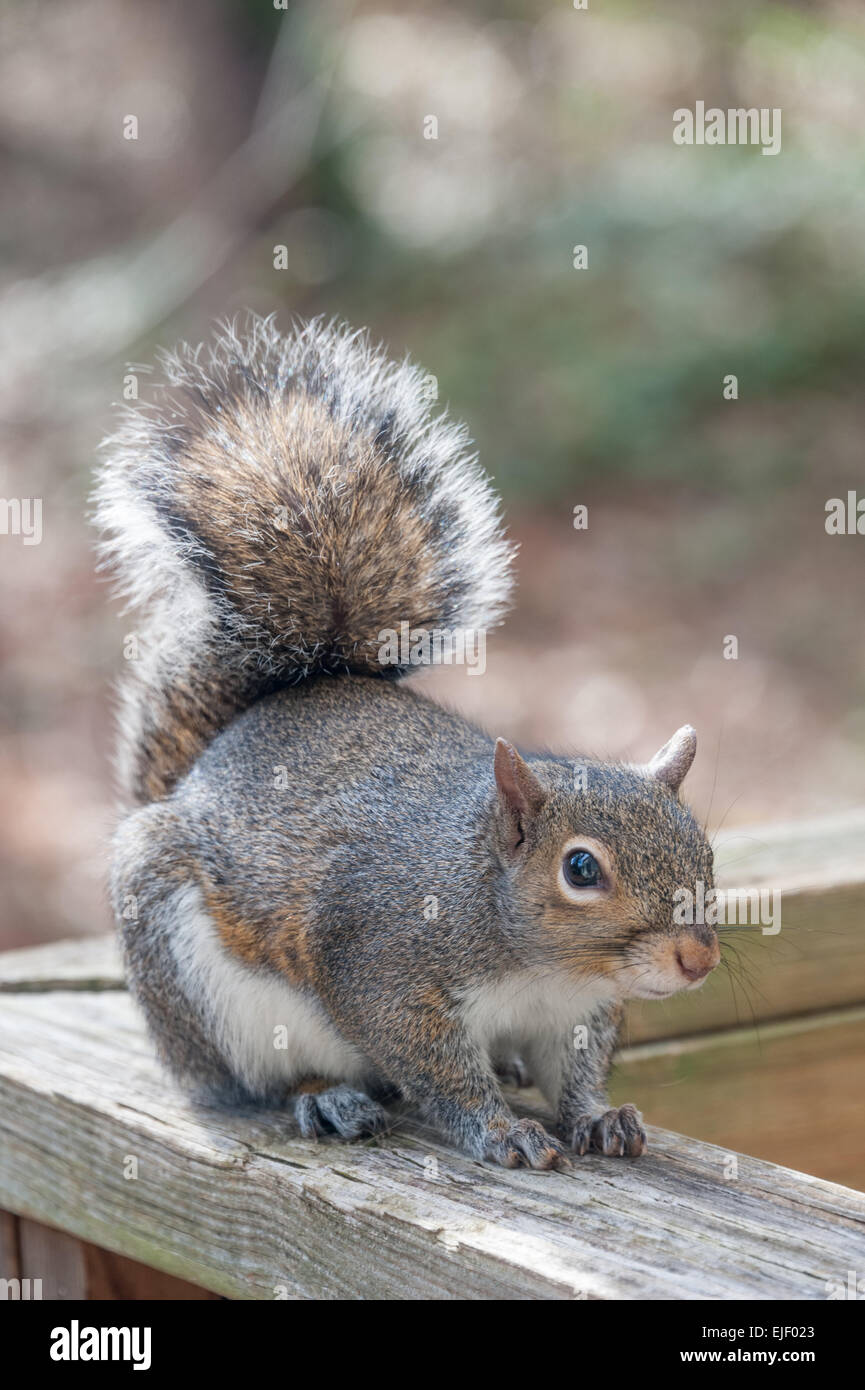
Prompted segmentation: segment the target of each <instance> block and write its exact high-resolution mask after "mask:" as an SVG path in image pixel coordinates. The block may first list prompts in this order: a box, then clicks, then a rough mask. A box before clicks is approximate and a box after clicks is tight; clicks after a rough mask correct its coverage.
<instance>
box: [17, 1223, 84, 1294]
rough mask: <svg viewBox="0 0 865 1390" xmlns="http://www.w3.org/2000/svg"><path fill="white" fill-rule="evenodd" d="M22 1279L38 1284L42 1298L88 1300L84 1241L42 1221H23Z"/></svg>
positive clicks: (21, 1227)
mask: <svg viewBox="0 0 865 1390" xmlns="http://www.w3.org/2000/svg"><path fill="white" fill-rule="evenodd" d="M18 1224H19V1242H20V1247H21V1278H22V1279H29V1280H30V1281H31V1284H34V1283H36V1282H37V1281H38V1284H39V1286H40V1297H41V1298H43V1299H46V1300H49V1299H50V1300H51V1301H52V1302H78V1301H80V1300H81V1299H82V1298H86V1297H87V1270H86V1267H85V1263H84V1250H83V1247H82V1245H81V1241H80V1240H77V1239H76V1237H75V1236H71V1235H67V1234H66V1232H65V1231H57V1230H54V1229H53V1228H52V1227H50V1226H44V1225H43V1224H42V1222H41V1221H27V1220H23V1219H22V1220H21V1221H20V1222H19V1223H18Z"/></svg>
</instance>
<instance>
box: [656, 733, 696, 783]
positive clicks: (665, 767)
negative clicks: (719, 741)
mask: <svg viewBox="0 0 865 1390" xmlns="http://www.w3.org/2000/svg"><path fill="white" fill-rule="evenodd" d="M696 751H697V733H696V730H695V729H692V728H691V725H690V724H683V725H682V727H681V729H677V730H676V732H675V733H674V734H673V737H672V738H671V739H668V740H667V742H666V743H665V744H664V746H663V748H661V749H659V750H658V752H657V753H656V754H655V756H654V758H653V759H652V761H651V762H650V763H649V764H648V765H647V767H646V773H647V775H648V776H649V777H654V778H655V780H656V781H657V782H663V783H664V786H666V787H669V788H670V791H671V792H677V791H678V790H679V788H680V786H681V785H682V783H683V782H684V780H685V774H686V773H687V771H688V768H689V767H690V766H691V763H692V762H693V761H694V754H695V753H696Z"/></svg>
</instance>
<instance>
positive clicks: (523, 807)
mask: <svg viewBox="0 0 865 1390" xmlns="http://www.w3.org/2000/svg"><path fill="white" fill-rule="evenodd" d="M161 365H162V371H163V377H164V379H163V380H162V382H161V385H160V387H159V389H158V391H157V393H156V399H155V400H154V401H153V402H152V403H151V404H150V405H148V406H145V405H139V406H134V407H128V408H127V409H126V411H125V414H124V416H123V418H122V420H121V422H120V425H119V428H118V430H117V432H116V434H115V435H114V437H113V438H112V439H111V440H110V441H109V443H108V448H107V452H106V457H105V461H104V463H103V465H102V469H101V474H100V479H99V483H98V488H97V519H98V524H99V526H100V527H101V529H102V533H103V537H104V548H105V555H106V558H107V560H108V562H109V563H110V565H111V566H112V567H113V568H114V570H115V571H116V573H117V575H118V576H119V580H120V587H121V589H122V591H123V592H124V593H125V595H126V597H127V598H128V599H129V600H130V601H131V602H132V603H133V604H134V605H135V606H137V607H138V608H139V609H140V611H141V615H142V616H141V622H140V627H139V631H140V643H141V646H140V652H139V656H138V659H137V660H136V661H133V662H130V663H129V671H128V674H127V676H126V678H125V682H124V685H123V688H122V695H121V719H120V722H121V739H120V756H119V769H120V779H121V783H122V787H123V792H124V795H125V801H126V808H127V809H126V814H125V818H124V819H123V820H122V822H121V824H120V826H119V829H118V831H117V834H116V838H115V841H114V846H113V867H112V898H113V905H114V910H115V914H116V918H117V923H118V927H119V930H120V934H121V938H122V944H123V950H124V954H125V960H126V966H127V971H128V977H129V981H130V987H131V989H132V991H133V993H134V995H135V997H136V998H137V1000H138V1001H139V1003H140V1005H141V1007H142V1009H143V1011H144V1014H145V1015H146V1018H147V1022H148V1024H149V1027H150V1030H151V1032H152V1035H153V1037H154V1039H155V1042H156V1045H157V1048H158V1051H159V1054H160V1056H161V1058H162V1059H163V1061H164V1062H165V1063H166V1064H167V1066H168V1067H169V1068H170V1070H171V1071H172V1072H173V1073H174V1075H175V1076H176V1077H177V1078H178V1079H179V1080H180V1081H181V1082H182V1083H183V1084H185V1085H186V1086H188V1087H189V1088H191V1089H192V1090H193V1091H195V1092H197V1093H199V1094H201V1093H203V1094H205V1095H207V1096H209V1097H211V1098H213V1099H221V1100H224V1101H227V1102H237V1101H246V1102H248V1101H250V1100H253V1101H255V1102H257V1103H263V1104H268V1105H273V1106H284V1107H286V1108H288V1107H292V1106H293V1108H294V1112H295V1115H296V1118H297V1121H298V1123H299V1126H300V1130H301V1132H302V1134H303V1135H304V1136H306V1137H315V1136H318V1135H321V1134H326V1133H333V1134H336V1135H339V1136H342V1137H344V1138H348V1139H350V1138H354V1137H357V1136H359V1135H364V1134H372V1133H375V1132H376V1131H379V1130H380V1129H381V1128H382V1127H383V1126H385V1125H386V1124H387V1123H388V1112H387V1109H386V1106H387V1104H388V1103H389V1102H390V1101H391V1100H392V1099H393V1098H394V1097H397V1096H400V1097H402V1098H403V1099H405V1100H407V1101H408V1102H410V1103H411V1104H412V1105H414V1106H415V1107H417V1108H418V1109H419V1111H420V1112H421V1113H422V1115H423V1116H424V1117H425V1118H426V1120H427V1121H428V1122H429V1123H431V1124H433V1125H435V1126H436V1127H437V1128H438V1129H439V1130H440V1131H442V1132H443V1133H444V1134H445V1135H447V1136H448V1137H449V1139H450V1140H451V1142H453V1143H454V1144H456V1145H458V1146H459V1147H460V1148H461V1149H463V1150H464V1151H465V1152H467V1153H469V1154H471V1155H473V1156H474V1157H476V1158H482V1159H489V1160H492V1161H494V1162H496V1163H501V1164H504V1165H507V1166H517V1165H520V1164H523V1165H526V1166H529V1167H532V1168H559V1167H563V1166H566V1165H567V1163H568V1161H569V1160H568V1157H567V1155H568V1151H569V1150H570V1151H573V1152H576V1153H578V1154H584V1153H586V1152H587V1151H588V1150H590V1149H592V1150H596V1151H599V1152H602V1153H605V1154H622V1155H628V1156H634V1157H635V1156H637V1155H639V1154H640V1153H641V1152H642V1151H643V1149H644V1147H645V1144H646V1135H645V1130H644V1128H643V1123H642V1119H641V1116H640V1114H639V1112H638V1111H637V1110H636V1109H635V1108H634V1106H632V1105H623V1106H621V1107H618V1108H611V1107H610V1105H609V1102H608V1100H607V1098H606V1094H605V1088H606V1079H607V1074H608V1071H609V1067H610V1061H611V1057H612V1053H613V1050H614V1047H615V1043H616V1037H617V1030H618V1027H619V1022H620V1016H621V1011H622V1004H623V1001H624V1000H625V999H627V998H664V997H667V996H669V995H671V994H674V993H675V992H676V991H678V990H682V989H693V988H696V987H697V986H698V985H699V984H700V983H701V982H702V981H703V979H704V978H705V977H706V975H708V973H709V972H710V971H711V970H712V969H714V967H715V966H716V965H717V963H718V960H719V949H718V941H717V937H716V934H715V932H714V931H713V929H712V928H711V927H709V926H702V925H695V926H688V927H683V926H677V925H675V924H674V918H673V901H674V893H675V892H676V890H677V889H681V888H686V889H691V890H692V891H696V884H697V882H698V881H702V883H703V884H704V887H705V889H706V890H708V889H709V888H711V886H712V853H711V849H710V847H709V844H708V843H707V840H706V837H705V835H704V833H703V831H702V829H701V828H700V826H699V825H698V824H697V822H696V821H695V819H694V818H693V816H692V815H691V813H690V812H689V811H688V810H687V809H686V808H685V806H684V805H683V804H682V802H681V801H680V799H679V788H680V786H681V783H682V780H683V778H684V776H685V774H686V772H687V771H688V768H689V767H690V765H691V762H692V760H693V757H694V752H695V746H696V741H695V735H694V732H693V730H692V729H691V728H690V727H689V726H686V727H685V728H683V729H680V730H679V731H678V733H676V734H674V736H673V737H672V738H671V739H670V741H669V742H668V743H667V744H666V745H665V746H664V747H663V748H662V749H661V750H660V752H659V753H657V754H656V756H655V757H654V758H653V759H652V760H651V761H650V762H649V763H648V764H647V765H645V766H629V765H619V764H610V763H602V762H597V761H593V760H590V759H580V761H581V763H583V764H584V768H585V779H584V780H585V785H584V786H580V787H576V786H575V779H574V762H575V760H574V757H573V756H571V757H565V756H556V755H553V754H551V753H539V754H521V753H519V752H518V751H517V750H516V748H515V747H514V746H513V745H512V744H511V743H509V742H507V741H506V740H504V739H502V738H499V739H498V740H497V741H496V740H494V739H491V738H490V737H489V736H488V735H487V734H486V733H484V732H482V731H481V730H480V729H478V728H476V727H474V726H473V725H472V724H470V723H468V722H467V721H466V720H465V719H462V718H460V717H459V716H458V715H456V714H454V713H451V712H449V711H448V710H446V709H444V708H442V707H440V706H439V705H437V704H435V703H433V702H432V701H430V700H429V699H426V698H424V697H423V696H422V695H421V694H419V693H416V692H415V691H414V690H412V688H411V683H410V682H406V681H404V680H402V679H400V677H402V676H404V675H405V673H406V669H407V666H408V664H409V663H408V661H406V660H404V659H403V660H402V661H400V659H399V658H398V659H397V660H396V661H395V662H394V661H391V662H389V663H383V661H382V635H383V634H384V633H387V632H394V631H400V630H401V624H403V623H407V624H408V625H409V628H410V629H411V630H412V631H415V630H420V631H425V632H429V631H446V632H453V631H456V630H459V629H462V630H474V631H480V630H486V629H488V628H489V627H490V626H492V625H493V624H495V623H497V622H499V621H500V619H501V616H502V614H503V612H504V610H505V607H506V604H507V601H508V598H509V594H510V588H511V565H512V558H513V556H512V547H511V546H510V544H509V543H508V541H507V540H506V538H505V537H504V535H503V532H502V527H501V521H500V517H499V510H498V503H497V500H496V498H495V496H494V494H493V492H492V490H491V487H490V485H489V482H488V481H487V479H486V478H485V476H484V474H483V473H482V472H481V470H480V468H479V465H478V463H477V461H476V459H475V457H474V455H473V453H472V451H471V446H470V441H469V440H468V438H467V436H466V432H465V430H464V428H463V427H462V426H460V425H457V424H455V423H454V422H453V421H452V420H450V418H449V417H448V416H447V414H445V413H441V412H437V411H436V410H435V409H434V407H433V406H432V405H431V403H430V400H429V391H428V379H427V378H426V377H425V376H424V374H423V373H422V372H421V371H420V370H419V369H418V368H417V367H414V366H412V365H410V364H409V363H408V362H403V363H401V364H393V363H391V362H390V361H388V359H387V357H386V356H385V355H384V354H383V352H382V351H381V350H380V349H378V348H376V347H374V346H373V345H371V343H370V341H369V339H368V337H367V336H365V335H363V334H356V333H353V332H351V331H350V330H349V329H348V328H347V327H345V326H344V325H339V324H332V323H331V324H327V323H324V322H322V321H321V320H313V321H311V322H309V323H305V324H297V325H296V326H295V327H294V328H293V329H292V330H291V331H290V332H289V333H288V334H286V335H281V334H280V333H279V332H278V331H277V330H276V328H275V327H274V324H273V321H272V319H261V318H257V317H253V316H250V317H249V318H248V319H246V320H244V321H242V322H241V323H240V324H239V325H238V324H234V325H226V326H224V327H223V328H222V329H221V330H220V332H219V334H218V336H216V337H215V338H214V341H213V342H212V344H211V345H210V346H209V347H208V348H207V349H206V350H205V348H203V347H201V348H196V349H192V348H190V347H189V346H187V345H184V346H182V347H181V348H180V349H178V350H177V351H176V352H175V353H173V354H163V355H162V358H161ZM430 903H433V904H434V905H435V910H434V911H430V910H428V909H429V904H430ZM581 1025H582V1028H581V1027H580V1026H581ZM515 1054H519V1056H520V1057H522V1058H524V1059H525V1063H526V1065H527V1067H528V1069H529V1071H530V1073H531V1075H532V1076H533V1077H534V1078H535V1080H536V1081H537V1083H538V1085H539V1086H540V1088H541V1090H542V1091H543V1092H544V1094H545V1095H546V1097H547V1098H548V1100H549V1102H550V1104H551V1106H552V1107H553V1109H554V1111H555V1115H556V1129H557V1134H556V1135H553V1134H550V1133H548V1132H547V1130H546V1129H545V1128H544V1127H543V1126H542V1125H541V1124H540V1123H538V1122H537V1121H535V1120H527V1119H517V1118H516V1117H515V1116H514V1114H513V1113H512V1111H511V1109H510V1108H509V1106H508V1104H507V1102H506V1100H505V1098H504V1096H503V1094H502V1091H501V1088H500V1084H499V1082H500V1078H499V1075H497V1068H498V1071H499V1072H501V1071H507V1070H508V1069H509V1068H511V1070H512V1068H513V1065H515V1063H513V1061H512V1059H513V1057H514V1055H515Z"/></svg>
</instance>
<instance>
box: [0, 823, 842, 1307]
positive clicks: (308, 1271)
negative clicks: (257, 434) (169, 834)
mask: <svg viewBox="0 0 865 1390" xmlns="http://www.w3.org/2000/svg"><path fill="white" fill-rule="evenodd" d="M863 845H865V814H863V815H848V816H843V817H835V818H832V819H831V820H826V821H823V822H820V823H817V824H808V825H805V824H803V825H794V826H789V827H773V828H769V829H759V830H748V831H736V832H731V833H730V834H729V835H727V836H725V837H723V840H722V841H721V843H720V845H719V854H718V862H719V866H720V870H719V872H720V877H721V881H722V882H723V883H724V885H725V886H727V887H734V886H739V887H742V888H747V887H751V886H754V885H756V886H760V887H763V888H764V889H773V890H775V891H776V893H780V895H781V908H782V923H781V930H780V932H778V933H777V934H763V933H762V932H761V931H760V929H759V927H757V928H756V929H750V930H737V931H735V932H732V933H729V934H728V937H729V939H730V940H731V941H732V942H733V944H734V945H735V948H736V951H737V952H738V956H739V966H740V967H741V966H744V968H745V971H746V973H747V974H748V975H749V976H750V983H749V985H748V994H749V996H750V1002H749V1003H748V1002H746V999H745V994H744V992H743V990H742V989H741V987H737V991H738V992H736V991H734V990H733V989H732V988H731V982H730V979H729V978H726V979H725V978H722V977H721V975H720V972H719V974H718V977H713V979H712V980H711V981H710V982H709V983H708V984H707V986H706V988H705V989H704V990H703V991H701V992H700V993H699V994H691V995H685V996H682V997H680V998H678V999H676V1000H673V1001H670V1003H669V1004H668V1005H666V1006H658V1005H654V1006H646V1007H643V1006H641V1007H640V1008H638V1009H634V1010H633V1011H632V1013H631V1016H630V1020H629V1039H628V1045H627V1047H626V1048H625V1051H624V1053H623V1055H622V1058H621V1061H620V1063H619V1066H618V1069H617V1076H616V1082H615V1090H616V1094H617V1095H618V1097H619V1098H620V1099H625V1098H627V1099H630V1100H633V1101H634V1102H636V1103H637V1104H639V1105H641V1106H642V1107H643V1108H644V1110H645V1111H646V1113H647V1114H648V1116H649V1118H650V1119H651V1118H655V1119H657V1118H658V1116H659V1115H660V1116H661V1118H665V1119H666V1118H668V1117H669V1116H670V1115H673V1116H674V1117H675V1118H676V1123H677V1124H681V1126H682V1127H683V1128H687V1129H688V1131H689V1133H691V1134H694V1135H698V1136H700V1137H695V1138H685V1137H683V1136H682V1135H680V1134H677V1133H671V1132H668V1131H665V1130H659V1129H655V1128H652V1129H650V1143H651V1149H650V1152H649V1154H648V1155H646V1156H645V1157H644V1158H642V1159H640V1160H638V1161H624V1160H621V1159H605V1158H599V1157H589V1158H585V1159H583V1160H577V1161H576V1162H575V1165H574V1169H573V1171H572V1172H571V1173H568V1174H559V1173H550V1174H544V1173H531V1172H526V1171H522V1170H520V1171H515V1172H508V1171H504V1170H501V1169H496V1168H491V1167H489V1166H487V1165H484V1164H481V1163H476V1162H473V1161H472V1160H470V1159H468V1158H465V1157H463V1156H461V1155H459V1154H456V1153H454V1152H453V1150H451V1149H450V1148H448V1147H447V1146H445V1145H444V1144H442V1143H441V1141H440V1140H439V1139H438V1137H437V1136H436V1135H435V1134H433V1133H431V1132H429V1131H428V1130H426V1129H424V1128H423V1127H421V1126H420V1125H418V1124H417V1123H416V1122H415V1121H413V1120H412V1119H411V1118H410V1117H408V1116H405V1115H403V1116H398V1117H397V1118H396V1119H395V1123H394V1127H393V1129H392V1131H390V1132H389V1133H388V1134H387V1135H385V1136H384V1137H382V1138H380V1139H378V1140H376V1141H370V1142H365V1143H359V1144H352V1145H341V1144H338V1143H335V1142H329V1141H325V1142H322V1143H321V1144H312V1143H307V1142H304V1141H302V1140H300V1139H299V1138H298V1137H297V1135H296V1132H295V1131H294V1129H293V1125H292V1122H291V1120H290V1119H289V1118H288V1117H287V1116H286V1115H283V1114H279V1113H263V1112H259V1111H247V1112H237V1111H234V1112H228V1111H218V1110H207V1109H201V1108H196V1107H193V1106H190V1104H189V1102H188V1101H187V1100H186V1099H185V1098H184V1097H182V1096H181V1095H180V1094H179V1093H178V1092H177V1091H176V1090H175V1089H174V1087H173V1086H172V1084H171V1083H170V1082H169V1081H168V1080H167V1078H166V1076H165V1074H164V1073H163V1072H162V1071H161V1070H160V1068H159V1066H158V1065H157V1063H156V1061H155V1059H154V1056H153V1053H152V1050H151V1047H150V1044H149V1042H148V1040H147V1038H146V1035H145V1033H144V1029H143V1026H142V1023H141V1020H140V1018H139V1016H138V1014H137V1011H136V1010H135V1008H134V1006H133V1004H132V1002H131V1000H130V999H129V997H128V995H127V994H126V992H125V989H124V987H123V979H122V974H121V970H120V965H119V961H118V958H117V954H116V951H115V948H114V946H113V943H112V942H110V941H107V940H103V939H98V940H90V941H82V942H67V943H62V944H60V945H57V946H50V947H44V948H40V949H36V950H33V951H15V952H7V953H5V954H4V955H0V1208H2V1209H3V1211H2V1212H0V1280H2V1279H6V1280H15V1279H20V1280H27V1279H29V1280H31V1281H34V1280H42V1288H41V1293H42V1296H43V1297H46V1298H47V1297H80V1296H90V1297H153V1296H162V1297H207V1296H208V1293H209V1295H210V1296H213V1295H224V1296H227V1297H230V1298H259V1299H272V1298H276V1299H279V1298H289V1299H296V1298H358V1299H361V1298H363V1299H376V1298H395V1299H407V1298H408V1299H440V1298H441V1299H446V1298H472V1299H473V1298H479V1299H487V1298H637V1299H640V1298H698V1299H727V1298H743V1297H744V1298H784V1297H792V1298H801V1299H822V1298H828V1297H829V1296H830V1294H831V1293H832V1290H833V1289H834V1288H837V1287H838V1286H839V1285H840V1284H843V1283H844V1281H846V1280H847V1278H848V1274H849V1271H850V1270H851V1269H853V1270H860V1273H861V1266H862V1258H863V1256H862V1251H863V1237H865V1195H863V1194H862V1193H861V1192H859V1191H856V1190H852V1188H849V1187H845V1186H840V1185H838V1184H836V1183H834V1182H829V1181H826V1180H825V1179H823V1178H818V1177H813V1176H809V1175H808V1174H806V1173H802V1172H797V1171H794V1170H793V1168H792V1167H790V1166H786V1167H781V1166H776V1164H774V1163H771V1162H767V1161H765V1159H762V1158H756V1157H746V1156H744V1155H743V1154H741V1153H738V1152H736V1148H737V1146H739V1147H742V1148H744V1149H746V1150H751V1151H753V1150H755V1149H759V1150H760V1151H761V1152H765V1151H766V1150H767V1149H768V1148H771V1144H772V1143H773V1142H775V1141H776V1140H777V1142H778V1143H779V1144H783V1145H786V1151H785V1152H784V1153H783V1154H780V1155H779V1156H780V1157H783V1159H784V1162H785V1163H786V1164H788V1165H796V1166H805V1167H807V1168H809V1169H811V1170H813V1171H819V1172H825V1171H827V1169H830V1168H831V1167H832V1165H833V1164H834V1165H835V1171H836V1172H841V1173H843V1174H844V1175H845V1176H846V1177H847V1180H848V1181H849V1182H851V1183H858V1184H860V1185H865V1171H863V1161H862V1155H863V1151H865V1142H863V1119H862V1115H861V1110H862V1107H861V1096H860V1095H859V1094H858V1092H857V1087H858V1086H859V1085H860V1081H861V1075H862V1070H861V1064H862V1060H863V1051H865V1022H863V1020H865V930H863V919H865V855H863V853H862V847H863ZM752 1010H753V1018H752V1012H751V1011H752ZM754 1019H756V1021H757V1023H758V1024H759V1030H758V1031H755V1028H754V1026H753V1020H754ZM845 1088H846V1089H845ZM760 1094H762V1095H763V1096H764V1101H763V1103H762V1104H761V1102H760V1098H759V1097H760ZM768 1096H771V1097H773V1104H774V1106H775V1109H774V1113H775V1114H776V1116H779V1115H780V1121H779V1123H778V1124H776V1130H778V1132H777V1133H775V1131H773V1132H772V1134H770V1133H769V1132H768V1131H765V1124H763V1119H764V1116H765V1114H766V1113H767V1112H772V1106H771V1105H767V1103H766V1101H765V1097H768ZM845 1096H848V1097H849V1101H848V1102H846V1103H845V1099H844V1097H845ZM511 1100H512V1102H513V1104H514V1107H515V1108H516V1109H518V1110H520V1111H524V1112H528V1111H534V1110H539V1109H540V1107H541V1106H542V1102H541V1099H540V1097H539V1096H537V1095H536V1094H533V1093H531V1092H521V1093H519V1094H512V1095H511ZM818 1101H819V1102H820V1103H821V1104H824V1103H826V1102H827V1101H828V1104H829V1106H830V1107H831V1123H828V1124H822V1123H821V1115H822V1114H823V1111H821V1110H820V1105H819V1104H818ZM779 1103H780V1109H779ZM824 1108H825V1105H824ZM785 1116H786V1120H785ZM781 1121H784V1122H783V1123H781ZM761 1125H762V1126H763V1127H762V1128H761ZM779 1125H780V1128H779ZM764 1131H765V1132H764ZM706 1137H713V1138H715V1139H716V1140H717V1141H718V1143H719V1145H720V1146H716V1145H713V1144H710V1143H707V1142H705V1139H706ZM181 1281H183V1282H181ZM6 1289H7V1295H8V1296H13V1297H14V1296H15V1294H16V1292H24V1293H25V1294H26V1293H27V1292H28V1291H29V1292H31V1296H32V1290H33V1285H32V1284H31V1285H30V1286H29V1288H28V1286H26V1285H24V1286H16V1285H15V1284H14V1283H13V1284H9V1285H7V1286H6ZM205 1291H208V1292H205Z"/></svg>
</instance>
